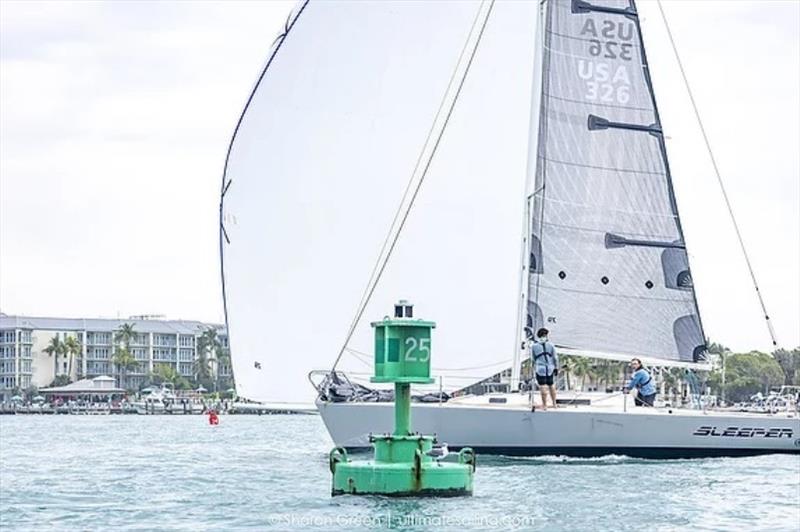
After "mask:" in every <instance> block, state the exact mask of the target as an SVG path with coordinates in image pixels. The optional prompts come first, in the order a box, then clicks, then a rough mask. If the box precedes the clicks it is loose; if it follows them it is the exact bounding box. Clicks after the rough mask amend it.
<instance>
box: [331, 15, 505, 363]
mask: <svg viewBox="0 0 800 532" xmlns="http://www.w3.org/2000/svg"><path fill="white" fill-rule="evenodd" d="M494 2H495V0H490V2H489V8H488V9H487V10H486V15H485V16H484V19H483V23H482V24H481V28H480V31H479V32H478V36H477V38H476V39H475V44H474V45H473V47H472V51H471V52H470V56H469V59H468V60H467V64H466V67H465V68H464V73H463V74H462V76H461V80H460V81H459V83H458V87H457V88H456V92H455V95H454V96H453V101H452V102H451V103H450V108H449V109H448V111H447V114H446V115H445V117H444V122H443V124H442V127H441V129H440V130H439V133H438V135H437V136H436V140H435V142H434V144H433V147H432V148H431V152H430V154H429V155H428V158H427V161H426V163H425V166H424V168H423V169H422V173H421V174H420V178H419V180H417V184H416V187H415V188H414V192H413V193H412V195H411V199H410V200H409V202H408V206H407V207H406V209H405V212H404V213H403V216H402V218H401V219H400V224H399V225H398V227H397V231H396V232H395V233H394V236H393V238H392V239H391V241H390V245H389V248H388V250H387V252H386V255H385V257H383V260H382V261H381V265H380V268H379V269H378V271H377V274H376V275H375V277H374V280H373V281H372V286H371V287H369V290H368V291H367V294H366V298H365V299H364V300H363V301H362V303H361V305H360V308H359V309H358V311H357V312H356V316H355V318H354V319H353V322H352V323H351V325H350V330H349V331H348V333H347V337H346V338H345V341H344V343H343V345H342V348H341V349H340V350H339V354H338V355H337V356H336V360H335V361H334V363H333V367H332V368H331V371H334V370H335V369H336V366H337V364H339V360H341V358H342V355H343V354H344V352H345V349H346V348H347V344H348V343H349V342H350V339H351V338H352V337H353V333H354V332H355V329H356V326H357V325H358V322H359V321H361V316H362V315H363V314H364V310H365V309H366V306H367V304H368V303H369V300H370V298H371V297H372V294H373V293H374V292H375V288H376V287H377V285H378V281H379V280H380V278H381V275H383V271H384V270H385V269H386V265H387V264H388V262H389V258H390V257H391V255H392V252H393V251H394V248H395V245H397V241H398V239H399V238H400V233H401V231H402V230H403V227H404V226H405V223H406V220H408V215H409V213H410V212H411V208H412V207H413V206H414V201H415V200H416V198H417V195H418V194H419V191H420V188H421V187H422V183H423V182H424V181H425V176H426V175H427V173H428V169H430V166H431V163H432V162H433V157H434V156H435V155H436V150H437V149H438V148H439V143H440V142H441V140H442V137H443V135H444V132H445V130H446V129H447V124H448V123H449V122H450V117H451V116H452V114H453V110H454V109H455V106H456V102H457V101H458V97H459V95H460V94H461V90H462V89H463V88H464V82H465V81H466V79H467V74H468V73H469V69H470V67H471V66H472V62H473V60H474V59H475V54H476V52H477V51H478V46H479V45H480V43H481V39H482V38H483V33H484V31H485V30H486V23H487V22H489V15H491V14H492V8H494ZM483 5H484V4H483V3H482V4H481V7H480V8H479V11H478V13H480V9H482V8H483ZM471 37H472V32H470V34H469V35H468V36H467V43H469V41H470V39H471ZM465 46H466V44H465ZM456 69H458V64H457V65H456ZM448 89H449V87H448ZM448 92H449V90H448V91H446V92H445V94H447V93H448ZM442 104H444V101H442ZM437 114H438V113H437ZM434 123H435V121H434ZM424 152H425V148H424V147H423V153H424Z"/></svg>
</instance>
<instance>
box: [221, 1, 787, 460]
mask: <svg viewBox="0 0 800 532" xmlns="http://www.w3.org/2000/svg"><path fill="white" fill-rule="evenodd" d="M498 28H501V30H502V31H500V30H498ZM493 30H494V31H493ZM398 50H399V51H400V53H398ZM531 72H532V73H533V75H531ZM520 108H523V109H525V110H526V111H527V112H520ZM445 133H446V134H445ZM420 144H421V148H420ZM409 171H410V174H411V177H410V178H409V177H408V174H409ZM520 227H521V228H522V237H521V238H520V233H519V228H520ZM387 228H388V233H387ZM220 253H221V259H222V280H223V293H224V301H225V312H226V320H227V323H228V328H229V338H230V342H231V350H232V355H233V367H234V374H235V375H236V385H237V392H238V394H239V395H240V396H242V397H246V398H248V399H250V400H256V401H263V402H267V403H270V404H280V403H292V404H298V403H303V402H311V401H312V400H313V401H314V403H315V405H316V408H317V409H318V411H319V413H320V414H321V417H322V419H323V421H324V423H325V426H326V427H327V429H328V431H329V433H330V435H331V438H332V439H333V441H334V442H335V444H336V445H338V446H342V447H347V448H359V447H368V446H369V435H370V434H371V433H377V432H382V431H388V430H390V427H391V423H392V408H393V405H392V403H391V397H389V396H387V394H386V393H385V392H384V391H381V390H373V389H369V388H367V387H366V386H364V385H362V384H359V379H360V380H361V382H363V381H364V377H365V376H366V375H368V372H369V369H370V367H371V355H370V346H371V345H372V344H371V339H370V337H369V334H370V330H369V329H370V328H369V326H368V324H367V323H365V321H366V320H364V319H362V318H364V317H367V319H375V318H380V317H382V316H383V315H385V314H386V310H387V309H390V308H391V305H392V303H394V301H395V300H396V299H397V298H399V297H412V298H413V299H414V300H415V302H416V303H417V304H418V306H417V315H419V316H421V317H424V318H426V319H432V320H435V321H437V323H438V326H437V332H436V337H435V338H434V339H433V344H432V348H433V350H434V354H433V357H434V372H436V371H437V364H438V365H439V368H438V370H439V371H440V375H439V376H438V379H437V384H435V385H433V388H432V389H430V390H427V391H428V392H432V393H429V394H428V395H427V399H425V398H423V400H421V401H419V402H417V403H415V404H414V406H413V408H412V416H413V423H414V427H415V428H416V429H417V430H419V431H421V432H422V433H426V434H427V433H433V434H437V436H438V438H439V440H440V441H443V442H447V444H448V445H449V447H451V448H460V447H465V446H469V447H472V448H474V449H475V450H476V451H477V452H479V453H481V452H483V453H503V454H513V455H541V454H559V455H573V456H599V455H604V454H625V455H630V456H642V457H649V458H661V457H665V458H667V457H698V456H716V455H730V456H739V455H753V454H762V453H798V452H800V419H798V417H797V413H796V412H794V413H793V412H782V413H772V414H748V413H738V412H736V413H733V412H720V411H712V410H709V409H706V408H698V409H684V408H679V407H677V406H669V405H661V404H659V405H657V406H658V407H657V408H634V407H632V406H630V405H629V404H628V400H627V396H624V395H622V394H612V395H604V394H589V393H578V394H573V395H572V396H567V397H566V399H567V401H566V405H564V406H562V407H561V408H557V409H549V410H547V411H542V410H541V409H538V410H537V409H535V408H532V403H531V394H530V393H528V392H525V391H521V387H520V381H521V378H520V371H521V367H522V365H523V361H524V360H525V359H526V358H528V357H529V356H530V355H529V352H528V341H529V340H530V338H531V336H532V331H536V330H537V329H538V328H540V327H543V326H544V327H547V328H548V329H549V330H550V331H551V337H552V338H553V341H554V342H555V344H556V347H557V349H558V351H559V353H561V354H570V355H575V356H583V357H592V358H601V359H611V360H629V359H630V358H632V357H637V358H640V359H641V360H642V361H644V362H645V364H649V365H657V366H665V367H668V366H678V367H683V368H686V369H687V370H694V369H699V370H704V369H705V370H707V369H709V362H708V352H707V345H706V344H707V342H706V336H705V334H704V330H703V325H702V321H701V318H700V312H699V310H698V304H697V299H696V295H695V286H694V281H693V277H692V273H691V270H690V267H689V258H688V254H687V251H686V241H685V239H684V231H683V227H682V226H681V219H680V216H679V212H678V204H677V200H676V197H675V193H674V188H673V183H672V174H671V172H670V166H669V159H668V157H667V149H666V143H665V136H664V131H663V127H662V122H661V118H660V116H659V112H658V107H657V105H656V99H655V95H654V90H653V83H652V79H651V72H650V68H649V64H648V61H647V56H646V54H645V47H644V40H643V37H642V29H641V24H640V21H639V17H638V11H637V7H636V5H635V3H634V2H633V1H632V0H545V1H541V2H531V3H525V4H523V3H509V4H497V5H495V2H493V1H484V2H480V3H474V2H460V3H456V2H440V3H413V4H411V3H392V2H375V3H361V2H353V3H347V2H340V3H330V2H318V3H316V2H308V1H304V2H301V3H300V4H298V6H297V7H296V9H295V10H294V11H293V13H292V14H291V15H290V17H289V18H288V20H287V22H286V24H285V26H284V28H283V31H282V33H281V34H280V35H279V37H278V38H277V39H276V40H275V42H274V43H273V46H272V49H271V51H270V53H269V56H268V60H267V63H266V65H265V66H264V68H263V69H262V71H261V74H260V76H259V78H258V81H257V83H256V86H255V87H254V89H253V91H252V93H251V95H250V97H249V99H248V101H247V104H246V105H245V109H244V111H243V113H242V115H241V117H240V119H239V122H238V124H237V126H236V129H235V132H234V135H233V138H232V140H231V143H230V146H229V150H228V155H227V159H226V164H225V172H224V175H223V180H222V188H221V201H220ZM376 253H377V257H376ZM365 280H366V283H365ZM359 295H360V297H359ZM354 310H355V312H353V311H354ZM332 361H333V364H332V366H333V367H332V368H331V366H330V364H331V362H332ZM326 366H327V367H326ZM317 368H323V371H321V372H316V373H314V372H311V373H309V372H310V370H312V369H317ZM506 368H510V371H509V372H508V373H509V378H508V382H507V386H506V387H505V389H504V390H502V391H498V392H495V393H484V394H472V393H469V394H461V395H459V396H457V397H453V396H450V395H448V394H446V393H445V391H448V390H449V391H452V390H454V389H461V390H464V389H470V388H469V387H468V386H465V385H468V384H469V383H475V382H478V381H481V380H482V379H485V378H486V377H487V376H490V375H493V374H498V373H500V374H502V373H503V371H504V370H505V369H506ZM307 377H308V379H309V380H311V381H312V384H313V385H314V386H313V387H312V386H308V383H307V382H304V381H305V380H306V378H307ZM315 377H317V378H316V379H315ZM437 387H438V389H437ZM342 389H349V390H350V391H351V393H350V395H346V396H342V395H341V394H337V390H342ZM431 398H432V399H431ZM283 410H287V408H284V409H283ZM289 410H290V409H289Z"/></svg>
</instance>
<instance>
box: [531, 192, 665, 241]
mask: <svg viewBox="0 0 800 532" xmlns="http://www.w3.org/2000/svg"><path fill="white" fill-rule="evenodd" d="M536 197H537V198H540V197H541V196H540V195H538V194H536ZM547 201H551V202H554V203H561V204H564V205H571V206H573V207H588V208H591V209H595V210H598V211H611V212H616V213H619V214H632V215H637V216H653V217H658V218H675V215H674V214H668V213H660V212H647V211H626V210H622V209H612V208H610V207H609V208H605V209H604V208H601V207H600V206H599V205H596V204H594V203H578V202H575V201H566V200H560V199H554V198H550V199H548V200H547ZM631 234H633V233H631ZM648 236H649V235H648Z"/></svg>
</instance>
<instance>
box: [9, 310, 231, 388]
mask: <svg viewBox="0 0 800 532" xmlns="http://www.w3.org/2000/svg"><path fill="white" fill-rule="evenodd" d="M124 324H130V325H133V330H134V332H135V335H134V337H133V338H132V339H131V341H130V352H131V354H132V355H133V356H134V358H136V360H137V362H138V363H139V364H138V367H136V368H135V369H131V370H129V371H127V372H124V380H125V382H124V383H121V382H119V379H120V377H121V372H120V371H119V368H116V367H115V364H114V363H113V355H114V352H115V350H116V349H118V348H119V347H120V346H121V344H120V342H119V341H118V340H117V339H116V338H115V336H116V334H115V333H116V332H117V331H118V330H119V329H120V327H121V326H122V325H124ZM209 329H213V330H214V331H216V333H217V338H218V339H219V341H220V343H221V344H222V347H223V348H226V349H227V347H228V335H227V331H226V330H225V327H224V326H223V325H218V324H213V323H204V322H200V321H191V320H160V319H142V318H131V319H97V318H52V317H32V316H14V315H5V314H0V401H2V400H9V399H10V397H11V396H12V395H13V393H14V390H25V389H27V388H29V387H31V386H36V387H40V388H41V387H45V386H49V385H50V384H51V383H52V382H53V381H54V380H55V378H56V377H57V376H59V375H65V376H68V377H69V379H70V380H72V381H76V380H79V379H93V378H95V377H100V376H103V375H110V376H113V377H115V378H116V379H117V385H119V386H124V387H126V388H129V389H137V388H138V387H140V386H141V385H142V384H143V383H144V381H145V379H146V378H147V375H148V373H152V372H153V371H154V370H155V369H156V367H157V366H158V365H161V364H164V365H167V366H170V367H171V368H173V369H174V370H175V371H176V372H177V373H178V374H179V375H180V376H182V377H185V378H191V377H192V376H193V375H194V371H195V360H197V358H198V354H199V353H198V349H197V348H198V340H199V338H200V337H201V336H202V334H203V333H204V332H205V331H207V330H209ZM56 336H57V337H59V339H60V340H62V341H63V340H65V339H66V338H68V337H73V338H75V339H77V340H78V342H79V344H80V353H78V354H77V355H76V356H74V357H70V356H68V355H65V354H55V355H52V356H51V355H50V354H48V353H47V351H46V349H47V346H48V345H49V344H50V341H51V340H52V338H53V337H56ZM212 368H213V371H214V372H216V374H217V375H218V376H219V377H221V378H230V376H231V368H230V366H229V364H214V365H212Z"/></svg>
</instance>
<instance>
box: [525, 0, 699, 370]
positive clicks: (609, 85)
mask: <svg viewBox="0 0 800 532" xmlns="http://www.w3.org/2000/svg"><path fill="white" fill-rule="evenodd" d="M548 6H549V9H548V10H547V16H546V20H545V42H544V46H543V49H544V61H543V81H542V88H541V94H542V96H541V105H540V118H539V143H538V149H537V151H538V153H537V167H536V177H535V183H534V188H535V189H536V190H537V191H540V192H539V193H537V194H535V195H534V196H533V198H532V209H531V216H530V228H531V230H530V239H531V255H530V258H529V269H528V271H529V277H528V281H529V287H528V312H527V330H528V333H529V334H532V333H533V332H535V330H536V329H538V328H539V327H542V326H544V327H547V328H548V329H550V330H551V335H552V337H553V338H554V340H555V341H556V343H558V344H562V345H565V346H570V348H571V349H574V350H575V352H580V353H615V354H617V355H615V356H623V357H624V356H645V357H649V358H652V359H654V360H662V361H674V362H680V363H698V362H702V361H703V360H704V356H705V337H704V334H703V330H702V326H701V323H700V318H699V312H698V308H697V303H696V301H695V294H694V288H693V284H692V279H691V273H690V269H689V261H688V255H687V252H686V246H685V239H684V237H683V230H682V228H681V225H680V217H679V214H678V209H677V204H676V201H675V197H674V191H673V189H672V183H671V175H670V170H669V162H668V159H667V153H666V147H665V144H664V136H663V131H662V127H661V121H660V118H659V115H658V109H657V107H656V101H655V96H654V94H653V90H652V84H651V81H650V78H649V72H648V64H647V58H646V55H645V48H644V43H643V41H642V37H641V29H640V26H639V23H638V19H637V17H636V6H635V4H634V3H633V2H632V1H628V0H594V1H592V2H585V1H582V0H551V1H550V2H549V3H548ZM601 358H607V357H606V356H603V357H601Z"/></svg>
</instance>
